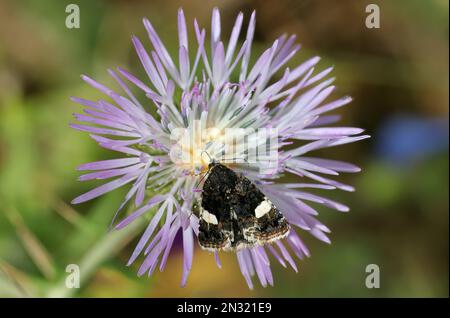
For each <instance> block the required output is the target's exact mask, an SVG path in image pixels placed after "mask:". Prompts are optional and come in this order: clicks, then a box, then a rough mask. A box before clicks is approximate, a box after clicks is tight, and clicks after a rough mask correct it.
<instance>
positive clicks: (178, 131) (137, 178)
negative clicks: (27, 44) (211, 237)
mask: <svg viewBox="0 0 450 318" xmlns="http://www.w3.org/2000/svg"><path fill="white" fill-rule="evenodd" d="M242 24H243V14H242V13H241V14H239V15H238V17H237V19H236V22H235V25H234V27H233V30H232V33H231V36H230V38H229V41H228V45H227V46H226V47H225V44H224V42H222V40H221V25H220V13H219V10H218V9H214V10H213V13H212V25H211V40H210V45H211V47H210V50H207V48H206V31H205V30H204V29H201V28H200V27H199V26H198V24H197V22H196V21H194V30H195V35H196V39H197V43H196V46H195V47H194V48H192V46H191V48H189V43H188V36H187V27H186V21H185V17H184V13H183V11H182V10H181V9H180V10H179V12H178V39H179V51H178V60H179V63H178V64H179V65H176V64H175V62H174V60H173V59H172V57H171V55H170V54H169V52H168V51H167V49H166V48H165V47H164V45H163V43H162V41H161V40H160V38H159V37H158V35H157V33H156V32H155V30H154V28H153V26H152V24H151V23H150V22H149V21H148V20H147V19H144V26H145V28H146V30H147V32H148V36H149V38H150V42H151V44H152V46H153V50H152V51H151V52H150V54H149V53H148V52H147V51H146V50H145V49H144V46H143V44H142V43H141V42H140V40H139V39H138V38H137V37H133V39H132V41H133V44H134V46H135V48H136V52H137V55H138V57H139V59H140V61H141V63H142V65H143V67H144V69H145V71H146V73H147V76H148V80H146V81H141V80H140V79H138V78H137V77H135V76H133V75H132V74H130V73H129V72H127V71H125V70H123V69H120V68H118V70H117V73H116V72H115V71H112V70H110V71H109V72H110V74H111V76H112V77H113V78H114V79H115V80H116V82H117V83H118V85H119V86H120V87H121V88H122V89H123V92H124V93H122V95H119V94H118V93H116V92H114V91H113V90H111V89H110V88H108V87H106V86H104V85H102V84H100V83H98V82H96V81H94V80H93V79H91V78H89V77H87V76H83V77H82V78H83V80H85V81H86V82H87V83H88V84H89V85H91V86H92V87H94V88H96V89H97V90H99V91H101V92H102V93H104V94H105V95H107V96H108V97H109V99H110V102H107V101H104V100H98V101H96V102H94V101H88V100H85V99H81V98H73V100H74V101H75V102H77V103H79V104H81V105H83V106H84V107H85V109H84V114H76V115H75V117H76V119H77V120H78V121H80V122H84V123H87V125H86V124H83V125H82V124H76V125H72V127H73V128H76V129H79V130H82V131H87V132H88V133H89V134H90V136H91V138H93V139H94V140H95V141H96V142H98V144H99V145H100V146H102V147H104V148H107V149H110V150H114V151H117V152H120V153H122V154H123V156H122V158H120V159H113V160H105V161H99V162H93V163H88V164H85V165H82V166H80V167H79V170H89V171H92V172H90V173H87V174H84V175H82V176H81V177H80V180H83V181H84V180H91V179H112V181H109V182H107V183H105V184H103V185H101V186H99V187H97V188H95V189H93V190H91V191H89V192H87V193H85V194H83V195H81V196H79V197H77V198H76V199H74V200H73V203H81V202H85V201H88V200H91V199H93V198H96V197H98V196H100V195H102V194H104V193H107V192H109V191H111V190H113V189H116V188H118V187H121V186H123V185H125V184H128V183H131V184H132V185H131V188H130V190H129V191H128V193H127V195H126V197H125V199H124V201H123V203H122V204H121V206H120V207H119V208H118V210H117V212H116V215H117V213H118V212H119V211H120V210H121V209H122V208H123V207H124V206H125V205H126V204H127V203H129V202H130V201H134V204H135V206H136V207H137V210H135V211H134V212H133V213H131V214H130V215H128V216H127V217H125V218H124V219H123V220H122V221H120V222H119V223H118V224H115V225H113V226H114V228H115V229H121V228H123V227H125V226H127V225H128V224H129V223H130V222H132V221H133V220H135V219H136V218H138V217H140V216H141V215H143V214H145V213H148V212H150V211H153V213H154V214H153V215H152V218H151V221H150V223H149V225H148V226H147V228H146V230H145V232H144V234H143V235H142V237H141V239H140V241H139V243H138V245H137V246H136V248H135V250H134V252H133V254H132V256H131V258H130V260H129V262H128V264H131V263H133V262H134V261H135V260H136V259H137V257H138V256H140V255H142V254H144V255H145V259H144V261H143V263H142V265H141V266H140V269H139V275H143V274H145V273H148V275H151V274H152V273H153V271H154V270H155V269H156V268H157V267H158V266H159V268H160V270H162V269H163V268H164V266H165V264H166V261H167V258H168V255H169V252H170V250H171V248H172V245H173V242H174V239H175V237H176V235H177V233H179V232H181V233H182V239H183V252H184V261H183V278H182V285H184V284H185V283H186V280H187V277H188V274H189V271H190V269H191V266H192V261H193V254H194V245H195V244H194V240H195V239H196V235H197V234H198V218H197V216H196V215H195V213H194V211H193V206H194V204H195V203H196V202H198V201H199V199H200V195H201V191H198V186H199V184H200V183H201V181H202V180H203V179H202V177H204V172H205V170H206V168H207V166H208V162H209V161H208V160H206V159H205V156H204V153H205V152H206V153H207V154H208V157H209V158H210V159H214V160H218V161H221V160H224V159H223V158H234V159H236V158H243V156H244V154H246V155H248V153H249V152H250V153H253V152H252V150H255V149H256V148H258V147H259V146H260V145H267V144H268V145H269V148H270V149H269V153H270V156H267V157H261V156H259V157H258V156H256V157H252V156H250V157H248V156H247V158H248V160H247V162H245V163H238V162H237V161H236V160H235V161H234V162H233V169H234V170H235V171H238V172H241V173H244V174H245V175H246V177H248V178H249V179H251V180H252V181H253V182H254V183H255V184H257V185H258V186H259V188H260V190H261V191H262V192H263V193H264V194H265V195H266V196H267V197H268V198H269V199H270V200H271V201H272V202H273V203H274V204H275V205H276V206H277V207H278V208H279V209H280V211H281V212H282V213H283V215H284V216H285V217H286V219H287V220H288V222H289V223H290V224H291V225H292V229H291V231H290V233H289V235H288V236H287V237H286V238H285V239H284V240H282V241H281V240H278V241H276V242H274V243H273V244H267V245H264V246H258V247H253V248H246V249H243V250H239V251H237V252H236V254H237V260H238V263H239V266H240V268H241V271H242V274H243V275H244V277H245V279H246V281H247V284H248V285H249V287H250V288H253V283H252V276H254V275H255V274H256V276H258V278H259V281H260V282H261V284H262V285H263V286H266V285H267V284H269V285H273V277H272V273H271V267H270V261H271V259H275V260H277V261H278V262H279V263H280V264H281V265H282V266H284V267H287V264H289V265H290V266H291V267H292V268H293V269H294V270H295V271H297V266H296V263H295V261H294V257H293V255H295V257H297V258H299V259H302V258H303V257H305V256H309V251H308V249H307V248H306V246H305V245H304V244H303V242H302V240H301V239H300V237H299V235H298V234H297V228H298V229H301V230H304V231H307V232H309V233H310V234H312V235H313V236H315V237H316V238H318V239H319V240H321V241H324V242H326V243H330V240H329V239H328V237H327V235H326V233H328V232H329V229H328V228H327V227H326V226H325V225H323V224H322V223H320V222H319V221H318V220H317V218H316V215H317V212H316V210H314V208H312V207H311V206H310V205H308V202H314V203H319V204H322V205H324V206H327V207H329V208H332V209H335V210H338V211H341V212H347V211H348V210H349V209H348V207H346V206H344V205H342V204H340V203H338V202H335V201H333V200H330V199H327V198H324V197H321V196H318V195H315V194H311V193H309V192H307V191H305V190H306V189H308V188H317V189H326V190H334V189H341V190H344V191H354V189H353V187H351V186H349V185H346V184H343V183H340V182H338V181H335V180H334V179H331V178H332V177H333V176H337V175H338V174H339V173H340V172H358V171H360V169H359V168H358V167H356V166H354V165H352V164H349V163H344V162H340V161H335V160H328V159H322V158H316V157H309V156H307V154H308V153H309V152H311V151H313V150H317V149H321V148H327V147H332V146H338V145H343V144H347V143H351V142H355V141H358V140H361V139H365V138H368V136H367V135H361V133H362V132H363V130H362V129H359V128H353V127H327V126H326V125H329V124H332V123H334V122H336V121H338V120H339V117H338V116H333V115H324V114H325V113H327V112H329V111H332V110H334V109H336V108H338V107H341V106H344V105H346V104H348V103H349V102H350V101H351V98H350V97H343V98H339V99H336V100H333V101H326V99H327V98H328V97H329V96H330V94H331V93H332V92H333V90H334V88H335V87H334V86H332V82H333V79H332V78H327V76H328V74H329V73H330V72H331V68H327V69H325V70H324V71H321V72H315V71H314V67H315V65H316V64H317V63H318V62H319V60H320V59H319V58H318V57H313V58H311V59H309V60H307V61H306V62H304V63H302V64H300V65H299V66H297V67H295V68H294V69H292V70H290V69H289V68H285V65H286V63H287V62H288V61H289V60H290V59H291V58H292V57H293V56H294V55H295V54H296V53H297V51H298V50H299V49H300V46H299V45H297V44H295V36H290V37H287V36H285V35H283V36H281V37H280V38H278V39H277V40H275V42H274V43H273V45H272V46H271V47H270V48H268V49H267V50H266V51H264V52H263V53H262V54H261V56H260V57H259V58H258V59H257V60H256V62H255V63H253V64H252V63H250V53H251V47H252V41H253V35H254V30H255V13H253V14H252V15H251V17H250V22H249V25H248V29H247V30H246V31H245V41H244V42H243V43H242V44H240V43H239V41H238V39H239V35H240V32H241V29H242ZM189 50H191V51H192V54H190V53H189V52H190V51H189ZM207 51H210V54H208V53H207ZM190 56H192V57H193V58H192V59H190ZM278 74H280V77H279V78H278V79H275V78H276V77H277V76H278ZM125 81H127V82H128V83H131V84H132V85H134V86H136V88H138V89H140V90H142V91H143V92H144V93H145V95H146V96H147V97H148V101H147V102H146V103H143V104H141V103H140V102H139V101H138V99H137V98H136V97H135V96H134V95H133V93H132V90H131V89H130V88H129V87H128V86H127V84H126V82H125ZM152 104H153V105H152ZM151 107H156V110H157V118H156V117H154V116H152V115H151V114H150V112H149V110H150V109H151ZM230 129H231V130H233V129H234V131H236V130H237V131H241V130H243V131H245V132H244V133H243V134H244V135H245V137H246V138H240V139H239V138H238V139H237V140H234V141H233V144H232V143H230V141H229V140H228V137H229V136H228V135H227V133H226V132H227V131H229V130H230ZM261 130H264V131H265V132H266V133H265V134H263V135H261V134H260V133H259V131H261ZM241 137H242V136H241ZM244 139H246V141H245V142H244ZM248 140H251V141H252V143H251V145H250V146H249V143H248ZM268 141H269V143H268ZM298 141H300V142H298ZM252 145H253V146H252ZM287 145H291V147H290V148H289V150H288V149H286V147H285V146H287ZM294 146H295V147H294ZM249 147H250V149H249ZM252 147H253V148H252ZM249 150H250V151H249ZM274 156H276V165H274V164H273V163H274V160H273V159H274ZM186 158H187V159H188V160H186ZM223 162H224V164H226V161H225V160H224V161H223ZM202 172H203V173H202ZM288 173H289V174H294V175H297V176H299V177H300V178H301V180H305V179H310V180H312V181H313V182H312V183H279V182H278V178H279V177H280V176H281V175H283V174H288ZM147 189H150V190H151V192H152V193H157V194H156V195H153V197H148V194H147ZM114 219H115V217H114ZM114 219H113V222H114ZM294 227H295V228H294ZM215 259H216V262H217V265H218V266H219V267H220V266H221V265H220V260H219V255H218V253H217V252H216V253H215Z"/></svg>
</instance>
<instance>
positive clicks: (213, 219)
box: [202, 210, 219, 224]
mask: <svg viewBox="0 0 450 318" xmlns="http://www.w3.org/2000/svg"><path fill="white" fill-rule="evenodd" d="M202 219H203V220H205V222H206V223H210V224H218V223H219V222H218V221H217V218H216V216H215V215H214V214H211V213H209V212H208V211H206V210H202Z"/></svg>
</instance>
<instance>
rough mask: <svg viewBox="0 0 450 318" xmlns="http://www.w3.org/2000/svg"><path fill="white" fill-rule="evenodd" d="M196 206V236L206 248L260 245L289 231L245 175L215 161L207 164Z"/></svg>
mask: <svg viewBox="0 0 450 318" xmlns="http://www.w3.org/2000/svg"><path fill="white" fill-rule="evenodd" d="M198 209H199V211H198V213H199V219H200V221H199V235H198V239H199V243H200V246H201V247H202V248H203V249H205V250H208V251H217V250H223V251H232V250H240V249H242V248H247V247H253V246H258V245H264V244H266V243H271V242H274V241H276V240H279V239H281V238H284V237H286V236H287V235H288V234H289V229H290V226H289V224H288V222H287V221H286V219H285V217H284V216H283V215H282V213H281V212H280V211H279V210H278V209H277V208H276V207H275V206H274V204H273V203H272V202H271V201H270V200H269V199H268V198H267V197H266V196H265V195H264V194H263V193H262V192H261V191H260V190H259V189H258V188H257V187H256V186H255V185H254V184H253V183H252V182H251V181H250V180H249V179H248V178H246V177H244V176H243V175H240V174H237V173H236V172H234V171H233V170H231V169H230V168H228V167H226V166H225V165H223V164H221V163H219V162H216V161H212V162H211V163H210V164H209V166H208V172H207V178H206V180H205V182H204V184H203V189H202V197H201V206H200V207H198Z"/></svg>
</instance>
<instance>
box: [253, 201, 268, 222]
mask: <svg viewBox="0 0 450 318" xmlns="http://www.w3.org/2000/svg"><path fill="white" fill-rule="evenodd" d="M271 209H272V202H270V201H269V200H268V199H267V198H265V200H264V201H262V202H261V203H260V204H259V205H258V206H257V207H256V209H255V216H256V217H257V218H260V217H262V216H264V215H265V214H267V213H269V211H270V210H271Z"/></svg>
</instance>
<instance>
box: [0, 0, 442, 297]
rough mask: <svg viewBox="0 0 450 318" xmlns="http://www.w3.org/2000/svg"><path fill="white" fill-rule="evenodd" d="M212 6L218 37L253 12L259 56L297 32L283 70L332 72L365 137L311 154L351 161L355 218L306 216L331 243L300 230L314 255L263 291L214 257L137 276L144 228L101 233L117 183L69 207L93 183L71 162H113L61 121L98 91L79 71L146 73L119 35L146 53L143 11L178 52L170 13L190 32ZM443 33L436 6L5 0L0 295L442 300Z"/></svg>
mask: <svg viewBox="0 0 450 318" xmlns="http://www.w3.org/2000/svg"><path fill="white" fill-rule="evenodd" d="M69 3H76V4H78V5H79V6H80V10H81V28H80V29H67V28H66V27H65V19H66V15H67V14H66V13H65V8H66V5H67V4H69ZM369 3H376V4H378V5H379V6H380V9H381V28H380V29H367V28H366V27H365V24H364V21H365V18H366V15H367V13H366V12H365V8H366V5H367V4H369ZM214 6H219V7H220V8H221V14H222V23H223V31H224V32H225V34H226V36H227V35H228V34H229V32H230V31H231V28H232V25H233V22H234V18H235V16H236V15H237V13H238V12H239V11H243V12H244V13H245V14H246V18H248V17H249V15H250V13H251V11H252V10H253V9H256V11H257V26H256V35H255V44H254V50H255V52H259V53H260V52H262V50H263V49H264V48H265V47H266V46H268V45H269V44H270V43H271V41H273V40H274V39H275V38H276V37H277V36H279V35H281V34H282V33H295V34H297V35H298V41H299V42H300V43H301V44H302V46H303V48H302V50H301V51H300V53H299V54H297V56H296V57H295V58H294V60H293V61H292V63H291V65H295V64H298V63H300V62H301V61H302V60H305V59H307V58H309V57H312V56H313V55H320V56H322V57H323V59H322V61H321V63H320V67H321V68H322V69H324V68H325V67H327V66H329V65H334V66H335V71H334V75H335V76H336V77H337V82H336V83H337V85H338V92H337V93H336V94H335V95H334V96H335V97H338V96H342V95H344V94H350V95H352V96H353V97H354V101H353V102H352V104H350V105H349V106H347V107H346V108H345V109H343V110H341V111H339V112H338V113H339V114H342V115H343V116H344V120H343V122H344V124H345V125H352V126H359V127H364V128H366V129H367V132H368V133H369V134H370V135H372V138H371V139H369V140H365V141H363V142H360V143H357V144H351V145H346V146H343V147H341V148H340V149H339V147H338V148H331V149H326V150H324V151H322V152H320V155H323V156H325V157H328V158H333V159H340V160H347V161H349V162H353V163H355V164H357V165H359V166H361V167H363V172H362V173H360V174H357V175H348V176H342V177H341V179H340V180H342V181H344V182H348V183H349V184H352V185H354V186H355V187H356V188H357V191H356V192H355V193H339V192H334V193H333V198H335V199H338V200H340V201H342V202H343V203H345V204H347V205H349V206H350V207H351V212H350V213H349V214H342V213H336V212H334V211H331V210H327V209H321V208H320V207H318V209H319V211H320V219H321V220H322V221H323V222H324V223H325V224H327V225H328V226H329V227H330V228H331V229H332V231H333V232H332V233H331V239H332V241H333V243H332V244H331V245H330V246H328V245H326V244H323V243H320V242H318V241H317V240H315V239H314V238H312V237H311V236H310V235H309V234H307V233H301V234H302V237H303V238H304V240H305V241H306V243H307V244H308V246H309V248H310V250H311V253H312V257H311V258H309V259H306V260H305V261H303V262H301V263H300V264H299V273H298V274H295V273H294V272H293V271H292V270H289V269H288V270H286V269H284V268H282V267H281V266H279V265H278V264H274V265H273V272H274V277H275V287H273V288H265V289H264V288H262V287H259V283H257V284H256V286H257V287H256V289H255V290H254V291H250V290H248V288H247V286H246V284H245V282H244V279H243V277H242V276H241V274H240V272H239V268H238V265H237V261H236V259H235V257H234V256H233V255H231V254H223V255H221V259H222V263H223V268H222V269H221V270H219V269H217V267H216V266H215V263H214V260H213V257H212V256H211V255H209V254H208V253H206V252H203V251H201V250H199V249H197V250H196V255H195V258H194V264H193V269H192V272H191V275H190V278H189V280H188V284H187V286H186V287H185V288H180V287H179V282H180V279H181V269H182V259H181V253H179V252H180V251H179V250H177V249H175V250H174V252H173V253H172V257H171V258H170V260H169V261H168V264H167V267H166V270H165V271H164V272H163V273H159V272H156V273H155V274H154V276H153V277H152V278H151V279H148V278H146V277H142V278H138V277H137V276H136V271H137V267H136V266H137V265H138V264H136V265H135V266H132V267H130V268H128V267H126V266H125V263H126V261H127V259H128V257H129V256H130V254H131V251H132V250H133V248H134V245H135V243H136V239H137V238H138V237H139V235H140V234H141V231H142V227H143V225H145V222H146V220H141V222H137V223H136V224H134V225H133V226H132V227H130V228H127V229H126V230H123V231H122V232H117V233H113V234H108V233H107V226H108V224H109V222H110V220H111V217H112V215H113V213H114V211H115V209H116V208H117V207H118V205H119V204H120V202H121V198H122V197H123V195H124V193H125V190H126V189H121V190H116V191H114V192H112V193H110V194H108V195H106V196H104V197H101V198H99V199H95V200H93V201H92V202H89V203H86V204H83V205H80V206H71V205H70V204H69V202H70V200H71V199H73V198H74V197H75V196H77V195H79V194H81V193H82V192H84V191H87V190H88V189H90V188H92V187H93V184H92V183H89V182H85V183H82V182H78V181H77V177H78V173H77V172H76V171H75V168H76V166H77V165H79V164H81V163H85V162H89V161H94V160H101V159H104V158H113V157H114V154H112V153H111V152H107V151H104V150H101V149H100V148H99V147H98V146H96V144H95V143H94V142H93V141H92V140H91V139H89V138H88V136H87V134H84V133H81V132H77V131H75V130H73V129H70V128H69V127H68V123H69V122H72V113H73V112H75V111H78V110H79V108H78V107H77V105H75V104H73V103H72V102H71V101H70V100H69V97H70V96H81V97H86V98H93V99H97V98H99V97H100V96H101V94H100V93H99V92H97V91H95V90H93V89H92V88H90V87H88V85H86V84H84V83H83V82H82V81H81V80H80V78H79V75H80V74H81V73H84V74H88V75H90V76H93V77H94V78H96V79H98V80H99V81H103V82H105V83H107V84H111V83H112V80H111V79H109V78H108V75H107V71H106V69H107V68H109V67H115V66H122V67H125V68H127V69H130V70H131V71H133V72H134V73H137V74H142V73H141V72H142V70H141V68H140V66H139V61H138V59H137V57H136V55H135V52H134V50H133V47H132V45H131V40H130V37H131V34H136V35H138V36H139V37H140V38H141V39H142V40H143V41H144V42H145V43H146V45H148V43H149V42H148V40H147V39H146V35H145V29H144V27H143V25H142V24H141V19H142V18H143V17H148V18H149V19H150V20H151V21H152V23H154V25H155V27H156V29H157V30H158V32H159V33H160V35H161V37H162V39H163V40H164V41H165V43H166V45H167V47H168V48H169V49H170V50H171V52H176V51H175V49H176V46H177V39H176V37H175V35H176V12H177V11H176V10H177V9H178V8H179V7H183V8H184V9H185V13H186V15H187V19H188V23H190V32H191V34H190V35H191V36H192V35H193V34H192V31H193V27H192V21H193V19H194V17H196V18H197V19H198V20H199V22H200V24H201V25H203V26H205V27H208V26H209V25H210V20H209V19H210V13H211V9H212V8H213V7H214ZM448 36H449V34H448V1H446V0H428V1H423V0H388V1H375V0H373V1H352V0H346V1H339V2H338V1H332V0H329V1H328V0H319V1H318V0H314V1H313V0H303V1H302V0H280V1H264V0H260V1H243V0H227V1H204V0H185V1H168V0H164V1H160V0H158V1H126V0H121V1H119V0H117V1H87V0H85V1H81V0H78V1H60V0H45V1H44V0H43V1H37V0H21V1H12V0H2V1H1V2H0V296H2V297H30V296H31V297H35V296H44V297H46V296H56V297H156V296H162V297H170V296H180V297H185V296H187V297H193V296H199V297H201V296H206V297H210V296H212V297H214V296H222V297H235V296H236V297H237V296H242V297H244V296H249V297H257V296H265V297H266V296H269V297H270V296H275V297H320V296H323V297H420V296H424V297H436V296H440V297H443V296H447V297H448V272H449V271H448V260H449V258H448V252H449V248H448V238H449V236H448V235H449V233H448V225H449V222H448V209H449V200H448V198H449V197H448V190H449V189H448V185H449V180H448V168H449V164H448V159H449V158H448V119H447V118H448V110H449V104H448V100H449V96H448V84H449V83H448V53H449V52H448ZM173 54H175V53H173ZM175 56H176V54H175ZM142 78H143V77H142ZM70 263H75V264H79V265H80V266H81V288H80V289H67V288H65V285H64V281H65V278H66V275H67V273H66V272H65V268H66V266H67V264H70ZM368 264H377V265H378V266H379V267H380V270H381V287H380V288H379V289H367V288H366V287H365V278H366V275H367V274H366V273H365V268H366V266H367V265H368Z"/></svg>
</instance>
